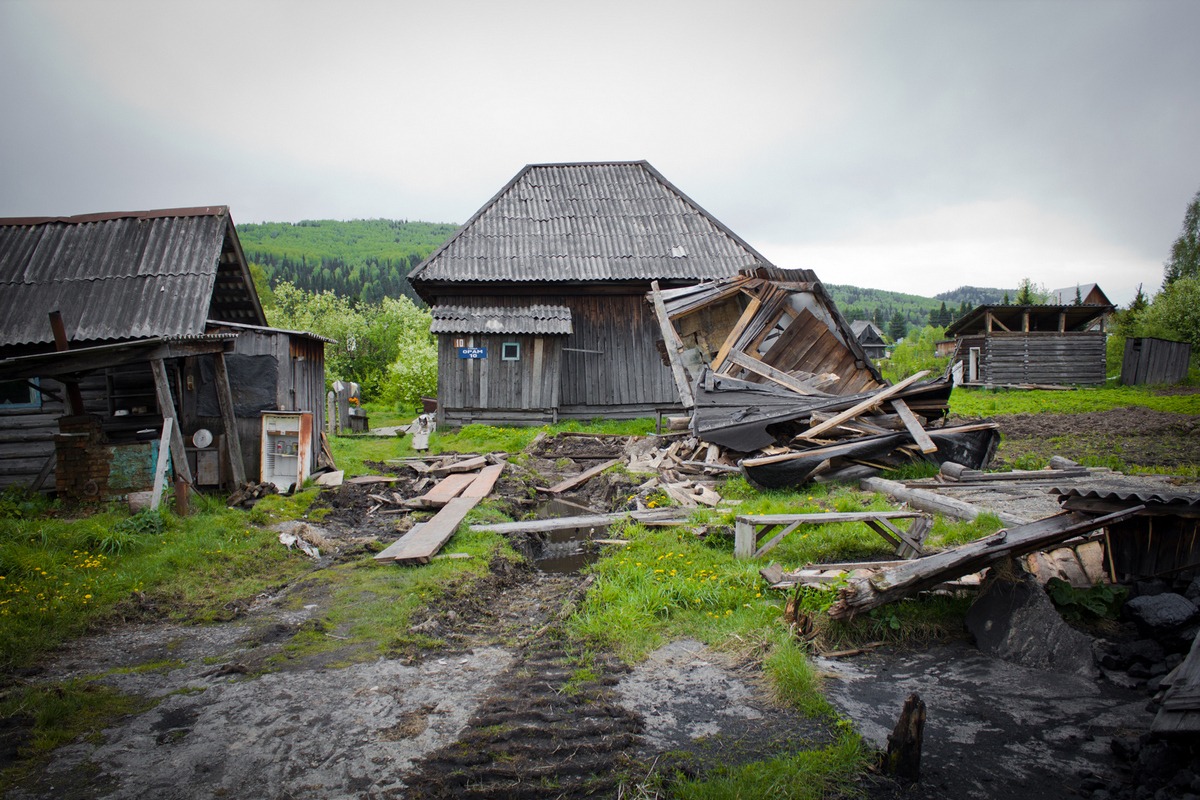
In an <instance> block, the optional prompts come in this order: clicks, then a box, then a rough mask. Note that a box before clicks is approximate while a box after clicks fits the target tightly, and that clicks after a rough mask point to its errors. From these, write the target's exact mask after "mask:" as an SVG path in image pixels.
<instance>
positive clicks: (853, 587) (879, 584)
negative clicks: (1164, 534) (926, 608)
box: [829, 505, 1145, 619]
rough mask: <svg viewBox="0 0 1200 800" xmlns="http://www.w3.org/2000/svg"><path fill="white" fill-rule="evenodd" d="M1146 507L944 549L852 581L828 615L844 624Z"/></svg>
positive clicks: (1066, 515) (1044, 523)
mask: <svg viewBox="0 0 1200 800" xmlns="http://www.w3.org/2000/svg"><path fill="white" fill-rule="evenodd" d="M1144 508H1145V506H1142V505H1137V506H1132V507H1130V508H1127V509H1123V510H1121V511H1118V512H1116V513H1114V514H1106V515H1105V516H1102V517H1092V516H1088V515H1085V514H1078V513H1074V512H1069V511H1065V512H1063V513H1061V514H1055V515H1054V516H1052V517H1046V518H1045V519H1040V520H1038V521H1036V522H1030V523H1028V524H1026V525H1018V526H1016V527H1013V528H1007V529H1001V530H999V531H997V532H996V533H994V534H992V535H991V536H985V537H984V538H982V539H978V540H976V541H974V542H970V543H969V544H965V545H962V546H961V547H956V548H954V549H952V550H945V551H943V552H941V553H936V554H934V555H931V556H926V557H925V558H920V559H917V560H915V561H910V562H908V563H906V564H903V565H901V566H898V567H891V568H889V569H884V570H882V571H880V572H879V573H877V574H874V575H871V576H869V577H861V578H854V579H852V580H850V581H849V583H847V585H846V586H844V587H842V588H841V589H839V590H838V598H837V600H835V601H834V603H833V605H832V606H830V608H829V616H831V617H833V618H834V619H845V618H847V617H852V616H854V615H855V614H859V613H861V612H863V611H869V610H870V609H872V608H875V607H877V606H881V605H884V604H886V603H891V602H895V601H896V600H901V599H903V598H905V597H908V596H909V595H912V594H915V593H916V592H919V591H921V590H923V589H928V588H930V587H933V586H936V585H938V584H940V583H943V582H944V581H946V580H950V579H953V578H957V577H960V576H962V575H966V574H968V573H971V572H977V571H979V570H981V569H983V568H984V567H986V566H989V565H991V564H994V563H996V562H998V561H1001V560H1003V559H1007V558H1011V557H1014V556H1021V555H1025V554H1027V553H1032V552H1034V551H1035V550H1042V549H1045V547H1046V546H1047V545H1050V544H1054V543H1056V542H1062V541H1066V540H1067V539H1070V538H1071V537H1073V536H1078V535H1080V534H1084V533H1088V532H1090V531H1094V530H1097V529H1099V528H1103V527H1105V526H1107V525H1112V524H1114V523H1117V522H1121V521H1123V520H1126V519H1129V518H1130V517H1133V516H1134V515H1136V514H1137V513H1138V512H1140V511H1142V510H1143V509H1144Z"/></svg>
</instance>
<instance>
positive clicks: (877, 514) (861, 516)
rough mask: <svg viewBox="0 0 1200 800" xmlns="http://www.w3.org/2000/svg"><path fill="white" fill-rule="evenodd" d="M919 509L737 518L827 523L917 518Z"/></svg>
mask: <svg viewBox="0 0 1200 800" xmlns="http://www.w3.org/2000/svg"><path fill="white" fill-rule="evenodd" d="M923 516H925V515H924V514H922V513H921V512H919V511H820V512H815V513H812V514H738V516H737V519H738V520H739V521H740V520H744V521H746V522H749V523H751V524H757V525H786V524H787V523H789V522H796V521H799V522H805V523H814V524H826V523H830V522H865V521H867V520H869V519H916V518H917V517H923Z"/></svg>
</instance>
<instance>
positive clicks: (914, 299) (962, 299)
mask: <svg viewBox="0 0 1200 800" xmlns="http://www.w3.org/2000/svg"><path fill="white" fill-rule="evenodd" d="M825 288H826V289H827V290H829V294H830V295H831V296H832V297H833V301H834V302H835V303H836V304H837V307H838V310H839V311H841V312H842V316H844V317H845V318H846V319H848V320H851V321H853V320H856V319H866V320H872V321H874V322H875V324H877V325H879V326H880V328H884V327H885V326H886V325H887V324H888V322H889V321H890V320H891V319H892V317H893V316H895V315H896V314H897V313H898V314H900V315H901V316H902V317H903V318H904V320H905V322H906V323H907V324H909V325H926V324H933V325H942V326H945V325H949V324H950V323H951V322H953V321H954V320H955V319H958V318H959V317H961V316H962V315H963V314H965V313H967V312H968V311H970V310H971V309H972V308H974V307H975V306H977V305H979V304H981V303H999V302H1001V300H1002V298H1003V297H1004V295H1005V294H1006V292H1005V290H1003V289H980V288H978V287H975V286H963V287H960V288H958V289H954V290H953V291H949V292H942V293H941V294H939V295H937V296H936V297H922V296H920V295H915V294H904V293H902V292H887V291H884V290H882V289H863V288H860V287H858V286H846V285H841V284H836V283H827V284H825ZM1008 294H1009V295H1010V296H1015V295H1016V290H1015V289H1014V290H1010V291H1009V292H1008Z"/></svg>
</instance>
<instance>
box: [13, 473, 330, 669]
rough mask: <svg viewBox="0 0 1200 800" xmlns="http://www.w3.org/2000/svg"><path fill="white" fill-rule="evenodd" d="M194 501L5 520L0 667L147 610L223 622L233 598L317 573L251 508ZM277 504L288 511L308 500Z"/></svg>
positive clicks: (22, 661) (24, 661) (30, 658)
mask: <svg viewBox="0 0 1200 800" xmlns="http://www.w3.org/2000/svg"><path fill="white" fill-rule="evenodd" d="M195 499H196V503H195V504H194V505H195V507H196V509H197V510H196V513H194V514H192V515H191V516H188V517H177V516H175V515H174V514H172V513H170V512H169V511H166V510H165V509H164V510H159V511H157V512H141V513H139V514H137V515H130V514H129V513H128V512H127V511H126V510H124V509H123V508H117V507H114V508H110V509H107V510H105V511H102V512H100V513H97V514H94V515H93V516H90V517H86V518H82V519H68V518H65V517H60V516H50V517H40V516H39V517H35V518H7V519H0V670H3V671H9V670H12V669H14V668H16V667H21V666H26V665H28V664H29V663H31V662H32V661H33V660H34V659H36V658H37V657H38V656H39V655H41V654H42V653H44V652H47V651H48V650H51V649H53V648H54V647H56V646H57V645H59V644H61V643H62V642H64V641H67V640H69V639H71V638H72V637H75V636H79V635H81V634H83V633H84V632H86V631H87V630H88V629H89V628H90V627H92V626H94V625H97V624H100V623H103V622H106V621H108V620H111V619H113V618H117V617H125V618H127V617H129V616H131V615H132V616H139V615H142V614H145V613H147V612H146V611H145V609H155V611H154V612H153V613H155V614H156V615H158V616H165V617H169V618H172V619H176V620H180V621H185V622H205V621H211V620H218V619H222V618H224V616H225V615H227V614H228V613H229V612H228V611H227V610H226V609H225V608H224V607H225V606H226V604H227V603H229V602H230V601H232V600H236V599H240V598H245V597H252V596H254V595H256V594H259V593H261V592H263V591H266V590H267V589H269V588H271V587H275V586H278V585H280V584H283V583H286V582H288V581H289V580H292V579H294V578H295V577H296V576H298V575H300V574H303V573H304V572H307V571H309V570H311V569H312V567H311V562H309V561H308V560H307V559H306V558H304V557H303V556H300V555H297V554H296V553H289V552H288V551H287V550H286V549H284V548H282V547H280V546H279V541H278V538H277V537H276V535H275V534H274V533H271V532H269V531H265V530H262V529H260V528H258V527H256V526H254V525H252V524H249V519H248V515H247V514H246V513H245V512H241V511H236V510H232V509H228V508H225V507H223V506H222V505H221V504H220V503H219V502H218V501H213V500H211V499H209V498H204V497H202V496H197V497H196V498H195ZM272 500H274V498H272ZM278 502H279V503H280V505H279V506H278V514H280V515H282V514H284V513H285V510H286V511H287V513H292V512H294V511H295V509H296V508H298V507H299V504H301V503H302V502H303V500H295V499H288V500H285V499H282V498H281V499H280V500H279V501H278ZM289 503H290V504H292V505H288V504H289ZM257 510H258V509H256V511H257ZM263 513H264V514H266V515H267V516H271V513H270V512H265V511H264V512H263Z"/></svg>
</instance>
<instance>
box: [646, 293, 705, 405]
mask: <svg viewBox="0 0 1200 800" xmlns="http://www.w3.org/2000/svg"><path fill="white" fill-rule="evenodd" d="M650 291H651V296H652V297H653V298H654V313H655V314H657V315H658V326H659V327H660V328H661V329H662V335H663V345H664V346H665V348H666V351H667V359H668V360H669V361H670V362H671V374H672V375H674V376H675V386H676V388H677V389H678V390H679V399H680V401H682V403H683V405H684V406H685V407H687V408H695V407H696V398H695V397H694V396H693V395H692V384H691V381H690V380H689V379H688V375H687V371H686V370H684V368H683V362H682V361H681V360H680V354H681V353H682V351H683V342H681V341H680V340H679V334H678V333H676V332H675V326H674V325H672V324H671V318H670V317H669V316H667V307H666V305H665V304H664V303H663V299H662V292H660V291H659V289H658V281H653V282H652V283H651V284H650Z"/></svg>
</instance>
